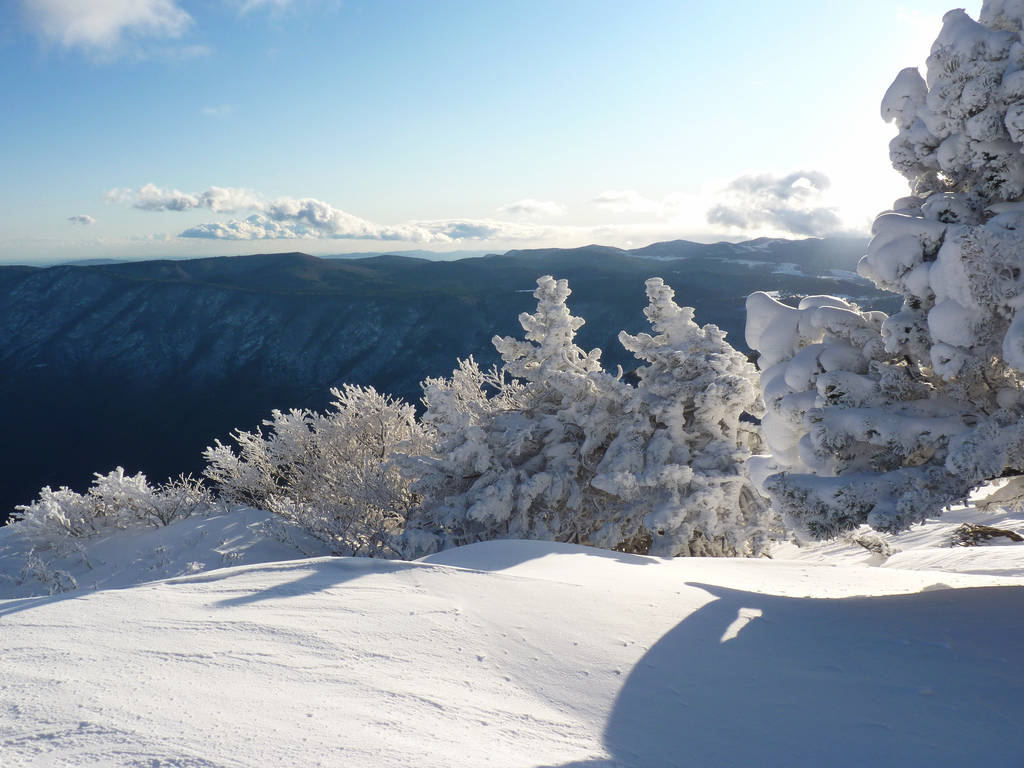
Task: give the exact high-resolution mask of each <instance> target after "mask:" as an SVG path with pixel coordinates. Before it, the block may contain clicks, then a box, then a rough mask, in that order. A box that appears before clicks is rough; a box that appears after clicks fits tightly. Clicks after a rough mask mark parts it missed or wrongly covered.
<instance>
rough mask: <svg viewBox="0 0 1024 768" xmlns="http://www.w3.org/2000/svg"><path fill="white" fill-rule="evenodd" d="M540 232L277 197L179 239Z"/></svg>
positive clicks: (440, 239) (416, 237) (451, 239)
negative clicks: (383, 219) (374, 216)
mask: <svg viewBox="0 0 1024 768" xmlns="http://www.w3.org/2000/svg"><path fill="white" fill-rule="evenodd" d="M541 234H542V230H540V229H538V228H536V227H531V226H528V225H518V224H513V223H510V222H503V221H491V220H487V219H444V220H438V221H413V222H409V223H406V224H399V225H396V226H389V225H381V224H375V223H373V222H370V221H367V220H366V219H362V218H360V217H358V216H354V215H352V214H350V213H347V212H345V211H343V210H341V209H339V208H335V207H333V206H332V205H330V204H328V203H324V202H322V201H320V200H314V199H312V198H303V199H295V198H281V199H278V200H275V201H274V202H273V203H270V204H269V205H267V206H266V207H265V209H264V210H263V211H262V212H260V213H254V214H252V215H251V216H249V217H248V218H246V219H233V220H231V221H227V222H211V223H208V224H200V225H198V226H195V227H191V228H189V229H186V230H185V231H184V232H182V233H181V234H180V235H179V237H189V238H201V239H211V240H295V239H305V240H385V241H395V240H400V241H405V242H411V243H435V244H437V243H457V242H461V241H464V240H494V239H499V240H520V239H533V238H535V237H538V236H540V235H541Z"/></svg>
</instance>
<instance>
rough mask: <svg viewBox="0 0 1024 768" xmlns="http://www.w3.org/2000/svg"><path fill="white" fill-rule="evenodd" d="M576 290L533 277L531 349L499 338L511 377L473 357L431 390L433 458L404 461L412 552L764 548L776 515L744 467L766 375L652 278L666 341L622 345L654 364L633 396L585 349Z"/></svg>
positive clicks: (654, 318) (660, 333)
mask: <svg viewBox="0 0 1024 768" xmlns="http://www.w3.org/2000/svg"><path fill="white" fill-rule="evenodd" d="M569 294H570V291H569V288H568V285H567V284H566V281H564V280H555V279H554V278H552V277H550V276H546V277H542V278H540V279H539V280H538V281H537V290H536V292H535V293H534V296H535V297H536V299H537V311H536V312H535V313H533V314H528V313H524V314H523V315H521V316H520V318H519V320H520V323H521V325H522V326H523V329H524V331H525V338H524V339H522V340H519V339H513V338H508V337H506V338H498V337H496V338H495V339H494V342H493V343H494V345H495V347H496V348H497V349H498V351H499V352H500V353H501V355H502V360H503V366H502V368H501V370H494V371H491V372H490V373H484V372H482V371H480V369H479V368H478V367H477V366H476V364H475V363H474V362H473V361H472V360H468V361H462V362H461V363H460V365H459V368H458V369H457V370H456V371H455V372H454V373H453V375H452V378H451V379H430V380H428V381H427V382H425V384H424V404H425V406H426V412H425V415H424V421H425V422H426V423H427V424H428V425H429V426H430V428H431V429H433V430H434V433H435V435H436V444H435V448H434V450H433V451H432V453H431V454H430V455H421V456H414V455H410V454H406V455H404V456H403V457H401V458H400V459H399V462H398V463H399V465H400V466H401V467H402V469H403V471H404V472H406V473H407V474H408V475H409V476H410V477H413V478H415V484H414V486H413V488H414V489H415V490H416V492H418V493H420V494H421V495H422V497H423V502H422V505H421V507H420V508H419V509H418V510H417V512H416V513H415V514H414V515H413V518H412V519H411V520H410V525H409V528H408V529H407V531H406V542H407V546H408V547H409V553H410V554H419V553H422V552H426V551H431V550H433V549H438V548H444V547H447V546H454V545H459V544H465V543H470V542H473V541H481V540H485V539H493V538H509V537H519V538H537V539H551V540H556V541H570V542H576V543H583V544H592V545H595V546H601V547H606V548H610V549H618V550H623V551H630V552H643V553H647V552H651V553H654V554H662V555H679V554H687V555H688V554H736V553H743V552H753V551H755V550H757V549H758V548H759V547H760V546H761V543H762V540H763V533H764V527H765V525H764V514H765V508H764V505H763V504H762V503H761V502H760V500H759V499H758V497H757V496H756V494H754V493H752V490H751V488H750V486H749V483H748V482H747V481H746V479H745V477H744V475H743V473H742V460H743V459H744V458H745V457H746V455H748V453H749V450H748V449H747V446H746V441H747V440H748V438H749V432H747V431H745V430H744V429H743V428H742V427H741V426H740V424H739V417H740V414H741V413H743V412H744V411H750V410H753V409H755V403H756V400H757V395H756V392H755V390H754V387H753V384H752V382H753V379H754V371H753V368H752V366H750V365H749V364H748V363H746V361H745V359H744V358H743V356H742V355H740V354H739V353H737V352H736V351H735V350H733V349H732V348H731V347H729V345H728V344H727V343H726V342H725V341H724V334H722V333H721V331H719V330H718V329H717V328H715V327H714V326H707V327H706V328H704V329H700V328H698V327H697V326H696V325H695V324H694V323H693V322H692V310H690V309H682V308H680V307H678V306H676V305H675V303H674V302H673V301H672V291H671V289H669V288H667V286H665V285H664V283H662V282H661V281H660V280H654V281H651V282H650V283H649V284H648V295H649V297H650V300H651V306H650V307H649V308H648V310H647V316H648V318H649V319H650V320H651V322H652V324H653V325H654V330H655V331H656V332H657V335H656V336H654V337H652V336H650V335H647V334H642V335H640V336H636V337H634V336H629V335H623V337H622V340H623V343H624V344H626V346H627V347H628V348H629V349H631V350H632V351H634V352H635V353H636V354H637V356H638V357H639V358H640V359H641V360H642V361H644V362H646V363H647V365H646V366H645V367H643V368H642V369H641V370H640V372H639V373H638V376H639V385H638V386H637V387H632V386H630V385H629V384H627V383H625V382H624V381H622V379H621V372H620V373H619V375H617V376H612V375H610V374H608V373H606V372H605V371H603V370H602V369H601V365H600V354H601V352H600V350H597V349H595V350H591V351H589V352H586V351H584V350H583V349H581V348H579V347H578V346H577V345H576V343H575V334H576V331H577V330H578V329H579V328H580V326H582V324H583V320H582V319H580V318H577V317H573V316H572V315H571V313H570V312H569V309H568V307H567V306H566V299H567V298H568V296H569Z"/></svg>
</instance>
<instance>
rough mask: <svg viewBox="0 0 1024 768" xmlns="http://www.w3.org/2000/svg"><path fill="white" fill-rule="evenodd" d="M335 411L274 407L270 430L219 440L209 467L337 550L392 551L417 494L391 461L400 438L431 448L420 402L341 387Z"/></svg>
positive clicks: (225, 488)
mask: <svg viewBox="0 0 1024 768" xmlns="http://www.w3.org/2000/svg"><path fill="white" fill-rule="evenodd" d="M331 394H332V396H333V397H334V401H333V403H332V404H331V410H330V411H328V412H327V413H317V412H313V411H307V410H291V411H289V412H287V413H284V412H282V411H276V410H275V411H274V412H273V413H272V414H271V418H270V419H268V420H267V421H264V422H263V423H264V426H266V427H268V428H269V432H268V434H267V435H264V434H263V432H262V431H261V430H256V431H255V432H246V431H241V430H237V431H236V432H235V433H234V434H233V435H232V438H233V440H234V441H235V444H236V446H237V453H236V452H235V450H232V448H231V447H230V446H227V445H224V444H223V443H221V442H220V441H219V440H218V441H217V443H216V445H214V446H213V447H211V448H208V449H207V450H206V453H205V456H206V460H207V462H208V466H207V468H206V471H205V474H206V476H207V477H209V478H210V479H211V480H212V481H213V482H214V483H215V484H216V486H217V488H218V490H219V491H220V494H221V495H222V496H223V497H224V498H226V499H227V500H229V501H236V502H240V503H243V504H247V505H250V506H253V507H257V508H259V509H266V510H268V511H270V512H274V513H276V514H278V515H281V516H282V517H284V518H285V519H287V520H289V521H292V522H295V523H297V524H299V525H301V526H302V527H303V528H305V529H306V530H307V531H309V532H310V533H312V534H313V535H315V536H317V537H318V538H320V539H322V540H323V541H325V542H327V543H328V544H330V546H331V547H332V548H333V549H334V551H335V552H337V553H338V554H346V555H353V554H355V555H369V556H391V555H394V554H395V550H394V548H393V545H394V540H395V538H396V537H397V536H398V535H399V534H400V533H401V530H402V527H403V525H404V522H405V516H406V515H407V514H408V510H409V509H410V507H411V506H412V505H413V503H414V501H415V499H414V497H413V495H412V494H411V493H410V491H409V489H408V483H407V482H405V480H404V479H403V478H402V476H401V475H400V474H399V472H398V471H397V470H396V469H395V468H393V467H392V466H391V464H390V463H389V460H390V457H391V454H392V452H393V451H394V449H395V447H396V446H397V445H399V444H400V443H401V444H403V445H405V446H406V447H407V449H408V450H411V451H420V450H423V440H424V430H423V427H422V426H421V425H420V424H419V423H418V422H417V420H416V414H415V411H414V410H413V408H412V406H410V405H408V404H407V403H404V402H402V401H401V400H397V399H395V398H392V397H388V396H386V395H381V394H379V393H378V392H377V391H376V390H374V389H373V388H372V387H359V386H354V385H349V384H346V385H344V386H343V387H342V388H341V389H340V390H339V389H332V390H331Z"/></svg>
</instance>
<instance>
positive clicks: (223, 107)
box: [202, 104, 234, 117]
mask: <svg viewBox="0 0 1024 768" xmlns="http://www.w3.org/2000/svg"><path fill="white" fill-rule="evenodd" d="M233 111H234V107H232V106H231V105H230V104H218V105H217V106H215V107H203V109H202V113H203V114H204V115H206V116H207V117H226V116H227V115H230V114H231V113H232V112H233Z"/></svg>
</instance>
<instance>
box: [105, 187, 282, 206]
mask: <svg viewBox="0 0 1024 768" xmlns="http://www.w3.org/2000/svg"><path fill="white" fill-rule="evenodd" d="M104 197H105V199H106V201H107V202H108V203H124V202H131V203H132V205H133V206H134V207H135V208H139V209H141V210H143V211H187V210H190V209H192V208H209V209H210V210H211V211H213V212H214V213H237V212H238V211H248V210H253V209H256V208H261V207H262V206H263V202H262V200H261V199H260V198H259V197H258V196H257V195H256V194H255V193H254V192H252V191H250V190H248V189H240V188H236V187H210V188H209V189H207V190H206V191H205V192H199V193H196V194H193V193H189V192H181V191H179V190H177V189H171V190H165V189H161V188H160V187H158V186H156V184H152V183H150V184H146V185H144V186H142V187H139V189H138V190H134V191H133V190H131V189H126V188H123V187H115V188H114V189H111V190H109V191H108V192H107V193H106V195H105V196H104Z"/></svg>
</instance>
